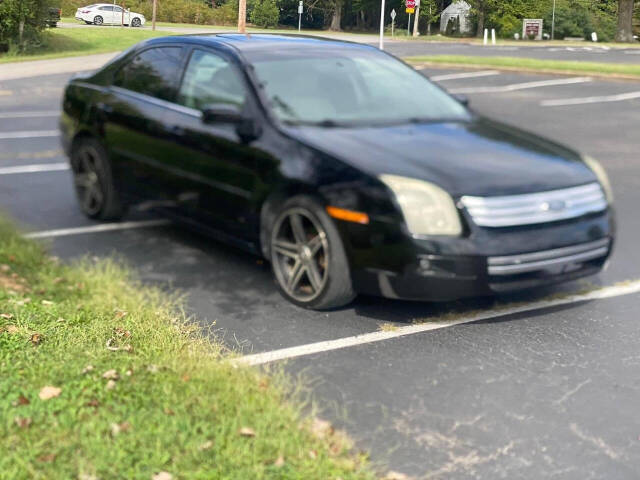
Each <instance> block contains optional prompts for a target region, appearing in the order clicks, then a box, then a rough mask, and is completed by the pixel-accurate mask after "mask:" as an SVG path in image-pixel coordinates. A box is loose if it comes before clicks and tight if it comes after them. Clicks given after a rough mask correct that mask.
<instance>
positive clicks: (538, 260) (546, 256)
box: [487, 238, 611, 276]
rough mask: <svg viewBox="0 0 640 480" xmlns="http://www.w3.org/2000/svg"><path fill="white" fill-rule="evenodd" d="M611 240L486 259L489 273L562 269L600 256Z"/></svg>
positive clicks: (515, 273) (501, 273) (512, 273)
mask: <svg viewBox="0 0 640 480" xmlns="http://www.w3.org/2000/svg"><path fill="white" fill-rule="evenodd" d="M610 243H611V241H610V240H609V239H608V238H603V239H601V240H597V241H595V242H589V243H581V244H579V245H573V246H570V247H563V248H556V249H553V250H544V251H542V252H533V253H523V254H519V255H508V256H504V257H489V258H488V259H487V263H488V269H489V275H496V276H500V275H517V274H520V273H528V272H537V271H541V270H546V269H550V268H555V269H559V270H562V269H563V267H569V266H575V265H576V264H580V263H583V262H588V261H590V260H595V259H597V258H602V257H604V256H606V255H607V254H608V253H609V246H610Z"/></svg>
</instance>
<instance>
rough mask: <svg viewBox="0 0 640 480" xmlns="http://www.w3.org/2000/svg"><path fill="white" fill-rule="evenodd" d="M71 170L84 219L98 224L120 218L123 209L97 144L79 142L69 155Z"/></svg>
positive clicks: (92, 140) (101, 151)
mask: <svg viewBox="0 0 640 480" xmlns="http://www.w3.org/2000/svg"><path fill="white" fill-rule="evenodd" d="M71 168H72V171H73V182H74V186H75V190H76V196H77V198H78V202H79V204H80V208H81V209H82V212H83V213H84V214H85V215H86V216H87V217H89V218H93V219H100V220H117V219H119V218H121V217H122V215H123V214H124V211H125V209H124V207H123V206H122V203H121V202H120V198H119V196H118V193H117V191H116V189H115V186H114V183H113V177H112V175H111V168H110V165H109V160H108V158H107V153H106V152H105V150H104V148H103V147H102V145H100V143H99V142H98V141H96V140H94V139H91V138H86V139H82V140H80V141H79V142H78V144H77V145H76V146H75V147H74V149H73V153H72V155H71Z"/></svg>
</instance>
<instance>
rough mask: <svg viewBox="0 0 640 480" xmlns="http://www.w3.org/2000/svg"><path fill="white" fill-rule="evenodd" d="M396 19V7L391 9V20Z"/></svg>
mask: <svg viewBox="0 0 640 480" xmlns="http://www.w3.org/2000/svg"><path fill="white" fill-rule="evenodd" d="M395 19H396V9H395V8H394V9H393V10H391V20H395Z"/></svg>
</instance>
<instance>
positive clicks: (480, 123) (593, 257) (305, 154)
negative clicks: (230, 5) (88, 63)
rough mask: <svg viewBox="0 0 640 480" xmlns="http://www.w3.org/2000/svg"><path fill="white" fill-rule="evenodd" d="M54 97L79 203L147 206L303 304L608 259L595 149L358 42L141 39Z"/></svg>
mask: <svg viewBox="0 0 640 480" xmlns="http://www.w3.org/2000/svg"><path fill="white" fill-rule="evenodd" d="M63 110H64V112H63V114H62V117H61V130H62V139H63V145H64V149H65V151H66V152H67V154H68V156H69V158H70V162H71V167H72V170H73V174H74V177H75V188H76V191H77V195H78V198H79V200H80V205H81V207H82V210H83V211H84V213H85V214H86V215H88V216H89V217H91V218H97V219H103V220H113V219H117V218H119V217H120V216H121V215H122V214H123V213H124V211H125V209H126V206H127V205H129V204H131V203H132V202H137V201H140V200H152V201H157V205H158V206H160V207H161V208H162V209H163V210H164V211H165V212H166V213H167V214H169V215H171V216H173V217H174V218H177V219H181V220H184V221H186V222H188V223H189V224H191V225H197V226H198V227H199V228H201V229H203V230H204V231H206V232H209V233H211V234H212V235H214V236H215V237H217V238H219V239H222V240H224V241H228V242H232V243H233V244H235V245H238V246H240V247H243V248H246V249H247V250H250V251H253V252H255V253H259V254H262V255H264V256H265V257H266V258H267V259H269V260H270V261H271V263H272V266H273V272H274V275H275V278H276V280H277V284H278V286H279V288H280V290H281V291H282V293H283V294H284V296H285V297H287V298H288V299H289V300H291V301H292V302H294V303H296V304H298V305H301V306H304V307H309V308H317V309H324V308H331V307H336V306H340V305H344V304H346V303H348V302H349V301H351V300H352V299H353V298H354V296H355V295H356V294H357V293H367V294H374V295H382V296H385V297H390V298H407V299H426V300H448V299H454V298H459V297H465V296H477V295H488V294H492V293H495V292H502V291H506V290H512V289H522V288H528V287H532V286H536V285H541V284H549V283H553V282H560V281H566V280H571V279H575V278H578V277H582V276H584V275H588V274H594V273H596V272H598V271H599V270H600V269H601V268H602V267H603V265H604V263H605V261H606V260H607V257H608V256H609V254H610V252H611V248H612V243H613V237H614V228H613V215H612V209H611V201H612V200H611V194H610V188H609V185H608V180H607V177H606V174H605V173H604V171H603V169H602V167H601V166H600V165H599V164H598V163H597V162H596V161H595V160H592V159H589V158H587V157H581V156H580V155H579V154H577V153H575V152H573V151H571V150H569V149H567V148H565V147H563V146H560V145H558V144H556V143H553V142H551V141H549V140H545V139H543V138H540V137H538V136H535V135H532V134H529V133H525V132H523V131H521V130H518V129H515V128H513V127H510V126H507V125H504V124H501V123H497V122H495V121H492V120H489V119H487V118H483V117H481V116H479V115H476V114H475V113H473V112H471V111H470V110H468V109H467V108H466V107H465V106H464V105H462V104H461V103H460V102H459V101H457V100H456V99H454V98H452V97H450V96H449V95H447V94H446V93H445V92H444V91H443V90H441V89H440V88H439V87H437V86H435V85H434V84H432V83H431V82H429V81H428V80H427V79H426V78H425V77H424V76H422V75H421V74H419V73H417V72H416V71H415V70H414V69H413V68H411V67H409V66H407V65H405V64H404V63H402V62H401V61H399V60H397V59H395V58H394V57H392V56H390V55H388V54H386V53H383V52H381V51H379V50H377V49H375V48H373V47H369V46H365V45H359V44H352V43H346V42H338V41H331V40H325V39H318V38H308V37H302V36H278V35H250V36H249V35H240V34H221V35H205V36H183V37H168V38H156V39H152V40H148V41H145V42H143V43H140V44H138V45H136V46H135V47H133V48H131V49H130V50H128V51H127V52H125V53H123V54H122V55H120V56H119V57H118V58H116V59H115V60H113V61H112V62H110V63H109V64H107V65H106V66H105V67H104V68H102V69H101V70H99V71H98V72H96V73H93V74H90V75H85V76H80V77H76V78H74V79H73V80H71V81H70V83H69V85H68V86H67V88H66V91H65V95H64V101H63Z"/></svg>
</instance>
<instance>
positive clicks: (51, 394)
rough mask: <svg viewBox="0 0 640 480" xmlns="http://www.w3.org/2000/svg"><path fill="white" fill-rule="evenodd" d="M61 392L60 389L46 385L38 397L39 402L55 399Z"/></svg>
mask: <svg viewBox="0 0 640 480" xmlns="http://www.w3.org/2000/svg"><path fill="white" fill-rule="evenodd" d="M61 392H62V389H61V388H58V387H53V386H51V385H47V386H46V387H42V389H41V390H40V393H39V394H38V396H39V397H40V400H49V399H51V398H55V397H57V396H58V395H60V393H61Z"/></svg>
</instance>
